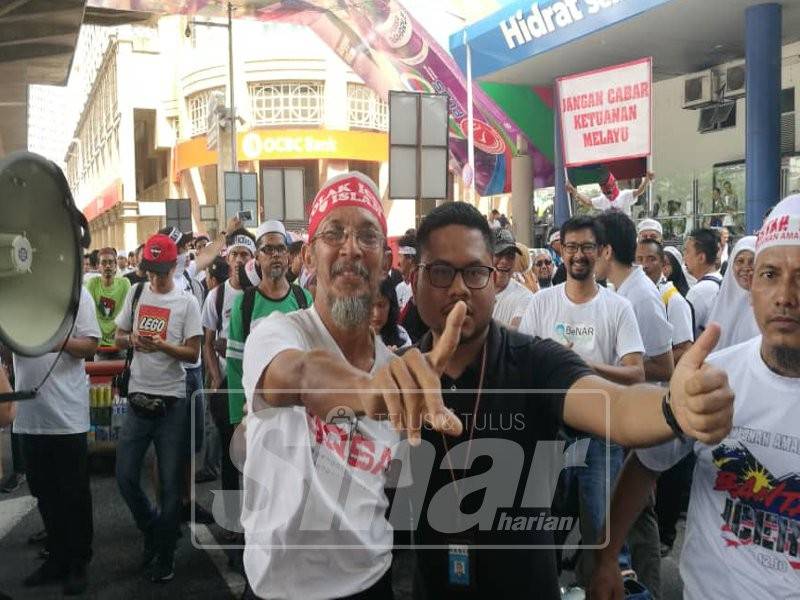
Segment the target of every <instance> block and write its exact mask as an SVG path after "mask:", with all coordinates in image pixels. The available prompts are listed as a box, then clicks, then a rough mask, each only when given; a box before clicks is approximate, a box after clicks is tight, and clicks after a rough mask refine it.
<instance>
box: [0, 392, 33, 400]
mask: <svg viewBox="0 0 800 600" xmlns="http://www.w3.org/2000/svg"><path fill="white" fill-rule="evenodd" d="M34 398H36V391H35V390H27V391H25V390H22V391H20V392H7V393H5V394H0V402H18V401H20V400H33V399H34Z"/></svg>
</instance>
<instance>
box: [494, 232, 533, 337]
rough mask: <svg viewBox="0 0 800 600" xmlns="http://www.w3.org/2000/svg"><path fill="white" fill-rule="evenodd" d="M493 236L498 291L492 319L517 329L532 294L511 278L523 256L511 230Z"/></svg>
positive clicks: (495, 280)
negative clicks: (518, 259)
mask: <svg viewBox="0 0 800 600" xmlns="http://www.w3.org/2000/svg"><path fill="white" fill-rule="evenodd" d="M492 233H493V235H494V240H493V252H494V268H495V274H494V285H495V289H496V290H497V292H496V294H495V304H494V312H493V313H492V318H493V319H494V320H495V321H497V322H498V323H500V324H501V325H505V326H506V327H508V328H509V329H516V328H517V327H519V322H520V321H521V320H522V315H524V314H525V309H527V308H528V304H529V303H530V301H531V298H533V293H532V292H531V291H530V290H529V289H528V288H526V287H525V286H524V285H522V284H521V283H520V282H518V281H517V280H515V279H513V278H512V277H511V275H512V272H513V270H514V262H515V260H516V257H517V255H521V254H522V252H521V251H520V249H519V248H517V244H516V242H515V241H514V235H513V234H512V233H511V232H510V231H509V230H508V229H493V230H492Z"/></svg>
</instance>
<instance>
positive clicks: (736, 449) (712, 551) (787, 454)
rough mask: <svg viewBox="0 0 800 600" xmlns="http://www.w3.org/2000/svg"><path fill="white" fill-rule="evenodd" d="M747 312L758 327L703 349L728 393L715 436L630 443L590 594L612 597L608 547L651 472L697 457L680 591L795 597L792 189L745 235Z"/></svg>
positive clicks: (796, 296)
mask: <svg viewBox="0 0 800 600" xmlns="http://www.w3.org/2000/svg"><path fill="white" fill-rule="evenodd" d="M751 292H752V302H753V312H754V314H755V318H756V322H757V323H758V326H759V330H760V331H761V336H759V337H756V338H753V339H752V340H748V341H746V342H743V343H741V344H738V345H736V346H732V347H730V348H726V349H725V350H722V351H720V352H717V353H715V354H712V355H711V356H710V357H709V358H708V359H707V362H708V363H709V364H711V365H714V366H717V367H719V368H721V369H724V370H725V371H726V372H727V374H728V378H729V382H730V386H731V388H732V389H733V391H734V393H735V404H734V416H733V429H732V430H731V432H730V434H729V435H728V437H727V438H726V439H725V440H723V441H722V442H721V443H720V444H718V445H714V446H709V445H705V444H702V443H700V442H697V441H695V440H692V439H686V438H684V439H676V440H674V441H673V442H670V443H667V444H664V445H662V446H657V447H655V448H650V449H646V450H638V451H636V453H635V454H633V455H631V456H630V457H629V458H628V461H627V462H626V464H625V467H624V468H623V471H622V473H621V474H620V477H619V481H618V482H617V487H616V489H615V491H614V497H613V499H612V508H611V523H610V530H611V543H610V544H609V545H608V547H606V548H605V549H603V550H601V551H600V552H599V553H598V557H597V564H598V566H597V569H596V571H595V574H594V576H593V581H592V598H597V599H600V600H606V599H611V598H614V599H621V598H623V596H624V592H623V589H622V582H621V579H620V577H619V571H618V569H617V566H616V560H615V558H616V552H617V551H618V549H619V547H620V546H621V544H622V542H623V540H624V539H625V535H626V532H627V530H628V529H629V527H630V525H631V523H632V521H633V520H634V519H635V518H636V515H638V513H639V511H640V510H641V508H642V506H643V505H644V503H645V501H646V499H647V497H648V496H649V493H650V490H651V488H652V485H653V483H654V481H655V480H656V479H657V477H658V474H659V473H660V472H663V471H665V470H666V469H668V468H669V467H670V466H672V465H673V464H675V463H676V462H678V461H679V460H681V458H682V457H683V456H685V455H687V454H688V453H690V452H693V453H694V454H695V455H696V457H697V466H696V467H695V471H694V480H693V483H692V490H691V500H690V504H689V514H688V516H687V520H686V540H685V542H684V545H683V550H682V554H681V576H682V579H683V583H684V589H683V593H684V598H687V600H698V599H705V598H730V599H733V600H737V599H741V600H745V599H749V598H796V597H798V580H799V579H800V546H799V545H798V540H799V539H800V451H799V450H798V449H800V436H799V435H798V431H800V403H798V400H797V398H798V389H800V195H795V196H790V197H788V198H786V199H785V200H783V201H782V202H781V203H779V204H778V205H777V206H776V207H775V208H774V209H773V211H772V213H770V216H769V217H767V219H766V221H765V222H764V226H763V227H762V228H761V231H760V232H759V236H758V241H757V243H756V261H755V272H754V278H753V286H752V290H751Z"/></svg>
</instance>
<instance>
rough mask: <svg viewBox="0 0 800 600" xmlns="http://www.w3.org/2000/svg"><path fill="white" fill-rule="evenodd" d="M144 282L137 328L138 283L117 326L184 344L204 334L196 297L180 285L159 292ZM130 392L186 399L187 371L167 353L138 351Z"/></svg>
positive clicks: (132, 289)
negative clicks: (133, 314)
mask: <svg viewBox="0 0 800 600" xmlns="http://www.w3.org/2000/svg"><path fill="white" fill-rule="evenodd" d="M142 285H143V286H144V289H143V290H142V295H141V297H140V298H139V301H138V303H137V304H136V318H135V327H134V326H133V324H132V323H131V300H132V298H133V294H134V292H135V290H136V287H137V286H133V287H132V288H131V289H130V291H129V292H128V295H127V297H126V298H125V306H123V307H122V311H121V312H120V313H119V315H118V316H117V321H116V322H117V327H119V328H120V329H122V330H124V331H134V332H136V333H138V334H139V335H151V336H155V335H157V336H160V337H161V339H163V340H165V341H167V342H169V343H171V344H183V343H184V342H185V341H186V340H189V339H190V338H193V337H196V336H201V335H203V327H202V325H201V324H200V309H199V308H198V306H197V300H195V299H194V297H193V296H191V295H189V294H186V293H184V292H183V290H180V289H178V288H173V290H172V291H171V292H169V293H167V294H157V293H155V292H153V291H152V290H151V289H150V284H149V283H143V284H142ZM132 327H133V329H132ZM128 391H129V392H141V393H143V394H154V395H162V396H171V397H174V398H183V397H184V396H185V395H186V371H185V370H184V368H183V365H182V364H181V362H180V361H179V360H177V359H175V358H172V357H171V356H169V355H167V354H165V353H163V352H138V351H137V352H134V353H133V361H132V362H131V379H130V384H129V385H128Z"/></svg>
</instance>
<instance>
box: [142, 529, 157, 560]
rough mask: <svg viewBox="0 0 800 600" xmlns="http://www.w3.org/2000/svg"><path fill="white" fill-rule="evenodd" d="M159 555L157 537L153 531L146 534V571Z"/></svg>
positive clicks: (143, 553) (144, 554)
mask: <svg viewBox="0 0 800 600" xmlns="http://www.w3.org/2000/svg"><path fill="white" fill-rule="evenodd" d="M156 554H158V546H157V545H156V536H155V534H154V533H153V531H152V530H150V531H147V532H145V534H144V550H143V551H142V568H143V569H146V568H147V567H149V566H150V564H151V563H152V562H153V561H154V560H155V558H156Z"/></svg>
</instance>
